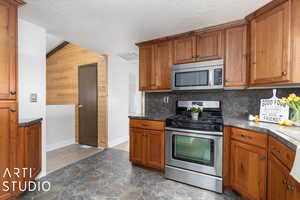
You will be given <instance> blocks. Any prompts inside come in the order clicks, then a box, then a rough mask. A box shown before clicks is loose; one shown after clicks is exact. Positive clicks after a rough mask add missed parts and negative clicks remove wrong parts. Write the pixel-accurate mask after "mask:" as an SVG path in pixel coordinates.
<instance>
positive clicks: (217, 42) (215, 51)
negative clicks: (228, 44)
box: [196, 31, 224, 61]
mask: <svg viewBox="0 0 300 200" xmlns="http://www.w3.org/2000/svg"><path fill="white" fill-rule="evenodd" d="M196 46H197V48H196V49H197V51H196V57H197V59H196V60H197V61H205V60H214V59H220V58H223V55H224V48H223V47H224V45H223V31H213V32H209V33H201V34H198V35H197V39H196Z"/></svg>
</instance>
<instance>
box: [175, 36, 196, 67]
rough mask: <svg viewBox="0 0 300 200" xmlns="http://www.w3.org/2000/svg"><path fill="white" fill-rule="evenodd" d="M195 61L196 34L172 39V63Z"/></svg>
mask: <svg viewBox="0 0 300 200" xmlns="http://www.w3.org/2000/svg"><path fill="white" fill-rule="evenodd" d="M195 61H196V36H195V35H192V36H184V37H180V38H178V39H175V40H174V64H183V63H190V62H195Z"/></svg>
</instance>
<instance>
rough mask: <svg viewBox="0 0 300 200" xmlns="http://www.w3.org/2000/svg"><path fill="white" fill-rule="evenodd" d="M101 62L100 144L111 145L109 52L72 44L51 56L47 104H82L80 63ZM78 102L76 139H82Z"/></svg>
mask: <svg viewBox="0 0 300 200" xmlns="http://www.w3.org/2000/svg"><path fill="white" fill-rule="evenodd" d="M92 63H97V64H98V127H99V129H98V146H99V147H107V132H108V130H107V129H108V128H107V105H108V102H107V96H108V92H107V76H108V75H107V56H106V55H102V54H98V53H96V52H92V51H89V50H87V49H83V48H81V47H79V46H76V45H74V44H68V45H67V46H65V47H64V48H63V49H61V50H59V51H58V52H56V53H55V54H54V55H52V56H50V57H48V58H47V70H46V77H47V92H46V103H47V105H66V104H74V105H78V67H79V66H81V65H86V64H92ZM78 125H79V123H78V109H77V106H76V141H78V135H79V134H78V130H79V129H78Z"/></svg>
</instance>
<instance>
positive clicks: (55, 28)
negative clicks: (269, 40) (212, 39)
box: [20, 0, 271, 54]
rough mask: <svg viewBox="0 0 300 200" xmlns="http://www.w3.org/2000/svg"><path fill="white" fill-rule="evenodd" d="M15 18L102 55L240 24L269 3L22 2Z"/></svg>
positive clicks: (245, 0) (159, 0)
mask: <svg viewBox="0 0 300 200" xmlns="http://www.w3.org/2000/svg"><path fill="white" fill-rule="evenodd" d="M25 1H26V2H27V4H26V5H25V6H23V7H22V8H20V17H21V18H22V19H24V20H27V21H29V22H31V23H34V24H37V25H40V26H42V27H44V28H46V30H47V32H48V33H51V34H53V35H55V36H56V37H59V38H61V39H63V40H67V41H69V42H72V43H74V44H77V45H79V46H81V47H84V48H88V49H90V50H94V51H97V52H99V53H105V54H126V53H129V52H136V51H137V48H136V47H135V45H134V43H136V42H141V41H144V40H149V39H154V38H157V37H163V36H167V35H171V34H176V33H181V32H186V31H190V30H193V29H197V28H202V27H206V26H211V25H217V24H221V23H225V22H229V21H233V20H238V19H241V18H244V17H245V16H246V15H247V14H249V13H251V12H252V11H254V10H255V9H257V8H259V7H261V6H262V5H264V4H266V3H268V2H270V1H271V0H243V1H241V0H221V1H220V0H25Z"/></svg>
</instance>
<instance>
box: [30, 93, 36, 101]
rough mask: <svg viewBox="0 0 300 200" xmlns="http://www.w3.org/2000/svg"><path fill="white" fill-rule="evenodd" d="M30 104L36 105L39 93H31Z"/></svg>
mask: <svg viewBox="0 0 300 200" xmlns="http://www.w3.org/2000/svg"><path fill="white" fill-rule="evenodd" d="M30 102H31V103H36V102H37V93H31V94H30Z"/></svg>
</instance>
